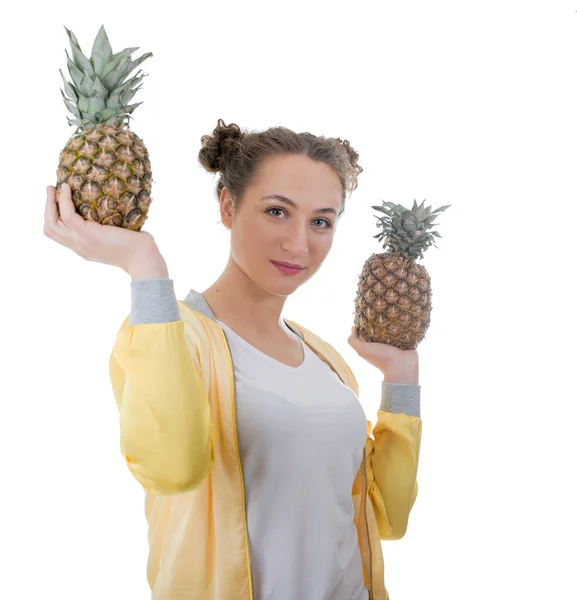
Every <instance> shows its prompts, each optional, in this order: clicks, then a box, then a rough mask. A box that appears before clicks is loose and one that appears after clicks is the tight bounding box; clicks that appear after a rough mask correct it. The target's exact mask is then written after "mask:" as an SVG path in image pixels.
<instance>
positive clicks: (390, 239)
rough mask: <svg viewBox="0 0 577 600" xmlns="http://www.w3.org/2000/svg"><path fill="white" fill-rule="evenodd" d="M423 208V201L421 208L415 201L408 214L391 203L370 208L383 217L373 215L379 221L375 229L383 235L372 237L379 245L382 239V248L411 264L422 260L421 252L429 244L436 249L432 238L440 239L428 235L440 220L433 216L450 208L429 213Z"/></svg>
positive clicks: (441, 208)
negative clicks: (388, 249) (436, 220)
mask: <svg viewBox="0 0 577 600" xmlns="http://www.w3.org/2000/svg"><path fill="white" fill-rule="evenodd" d="M424 204H425V201H424V200H423V202H422V203H421V205H420V206H417V202H416V200H413V207H412V208H411V210H409V209H408V208H405V207H404V206H403V205H402V204H395V203H394V202H384V201H383V206H372V207H371V208H374V209H375V210H378V211H379V212H382V213H385V216H384V217H380V216H378V215H375V217H376V218H377V219H378V220H379V223H378V224H377V225H378V227H381V228H382V231H381V232H380V233H378V234H377V235H374V236H373V237H375V238H379V242H382V240H383V238H385V243H384V244H383V247H384V248H386V247H387V246H388V247H389V248H390V249H391V251H392V252H398V253H400V254H402V255H403V256H405V257H406V258H408V259H410V260H415V259H416V258H421V259H422V258H423V252H424V251H425V250H426V249H427V248H428V247H429V246H430V245H431V244H433V245H434V246H435V247H438V246H437V244H435V237H442V236H441V235H440V234H439V233H437V232H436V231H430V232H429V231H427V230H428V229H430V228H431V227H436V226H437V225H438V223H435V224H434V225H433V221H434V220H435V219H436V218H437V217H438V216H439V215H438V214H435V213H439V212H442V211H444V210H446V209H447V208H449V206H451V205H450V204H446V205H445V206H441V207H440V208H437V209H436V210H434V211H433V212H431V207H430V206H428V207H427V208H424ZM387 207H388V208H387ZM433 236H434V237H433Z"/></svg>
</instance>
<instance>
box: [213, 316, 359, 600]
mask: <svg viewBox="0 0 577 600" xmlns="http://www.w3.org/2000/svg"><path fill="white" fill-rule="evenodd" d="M217 322H218V324H219V325H220V326H221V327H222V328H223V329H224V331H225V333H226V334H227V339H228V342H229V345H230V349H231V353H232V357H233V362H234V368H235V385H236V410H237V424H238V437H239V445H240V454H241V461H242V467H243V472H244V479H245V490H246V501H247V519H248V534H249V547H250V556H251V567H252V577H253V585H254V593H255V600H297V599H298V600H367V599H368V591H367V588H366V586H365V584H364V579H363V568H362V563H361V554H360V549H359V544H358V537H357V530H356V527H355V524H354V522H353V516H354V508H353V502H352V497H351V493H352V487H353V481H354V478H355V475H356V473H357V471H358V469H359V466H360V464H361V461H362V456H363V448H364V445H365V441H366V437H367V421H366V416H365V413H364V410H363V407H362V406H361V404H360V402H359V400H358V398H357V396H356V395H355V393H354V392H353V391H352V390H351V389H350V388H348V387H347V386H345V385H344V384H343V383H342V382H341V381H340V379H339V378H338V376H337V375H336V373H334V372H333V371H332V369H331V368H330V367H329V366H328V365H327V364H326V363H325V362H323V361H322V360H321V359H320V358H319V357H318V356H317V355H316V354H315V353H314V352H313V351H312V350H311V349H310V348H309V347H308V346H307V345H306V344H305V343H304V342H303V341H302V340H301V339H300V337H298V336H297V335H296V334H295V333H294V332H293V331H291V330H290V328H288V327H287V325H286V324H284V323H283V325H284V327H285V328H286V329H287V331H288V332H289V333H290V334H291V335H294V336H295V338H297V339H298V340H299V341H300V342H301V344H302V346H303V348H304V354H305V358H304V362H303V363H302V364H301V365H300V366H298V367H296V368H294V367H290V366H288V365H285V364H284V363H281V362H279V361H277V360H276V359H274V358H272V357H270V356H268V355H266V354H264V353H263V352H261V351H260V350H258V349H257V348H255V347H254V346H252V345H251V344H249V343H248V342H247V341H246V340H244V339H243V338H241V337H240V336H239V335H238V334H236V333H235V332H234V331H233V330H232V329H231V328H230V327H228V326H227V325H225V324H224V323H222V322H221V321H217Z"/></svg>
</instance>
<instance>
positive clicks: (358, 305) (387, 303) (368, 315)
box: [354, 252, 432, 350]
mask: <svg viewBox="0 0 577 600" xmlns="http://www.w3.org/2000/svg"><path fill="white" fill-rule="evenodd" d="M431 297H432V290H431V278H430V277H429V274H428V273H427V270H426V269H425V267H423V266H422V265H419V264H417V263H416V262H415V261H414V260H410V259H408V258H406V257H405V256H403V255H402V254H400V253H396V252H384V253H381V254H373V255H372V256H370V257H369V258H368V259H367V260H366V261H365V264H364V265H363V269H362V271H361V274H360V276H359V283H358V287H357V295H356V297H355V310H354V314H355V319H354V323H355V326H356V327H357V329H358V332H359V338H360V339H361V340H362V341H364V342H380V343H383V344H390V345H392V346H396V347H397V348H399V349H401V350H413V349H415V348H416V347H417V346H418V344H419V343H420V342H421V341H422V340H423V338H424V337H425V334H426V332H427V329H428V327H429V323H430V318H431V311H432V306H431Z"/></svg>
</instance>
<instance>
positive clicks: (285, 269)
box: [271, 260, 304, 275]
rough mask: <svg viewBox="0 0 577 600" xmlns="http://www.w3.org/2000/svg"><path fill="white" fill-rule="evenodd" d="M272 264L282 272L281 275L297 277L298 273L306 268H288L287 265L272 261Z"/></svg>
mask: <svg viewBox="0 0 577 600" xmlns="http://www.w3.org/2000/svg"><path fill="white" fill-rule="evenodd" d="M271 263H272V264H273V265H274V266H275V267H276V268H277V269H278V270H279V271H280V272H281V273H285V274H286V275H296V274H297V273H300V272H301V271H302V270H303V269H304V267H298V268H295V267H287V266H286V265H283V264H281V263H277V262H275V261H274V260H271Z"/></svg>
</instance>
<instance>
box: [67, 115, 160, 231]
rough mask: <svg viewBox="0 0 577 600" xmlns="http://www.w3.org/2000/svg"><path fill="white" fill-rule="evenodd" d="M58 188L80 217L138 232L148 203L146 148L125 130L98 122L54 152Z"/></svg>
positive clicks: (150, 176) (149, 187)
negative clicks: (66, 190) (64, 187)
mask: <svg viewBox="0 0 577 600" xmlns="http://www.w3.org/2000/svg"><path fill="white" fill-rule="evenodd" d="M57 176H58V186H57V187H58V188H59V187H60V185H61V184H62V183H68V184H69V185H70V187H71V189H72V200H73V202H74V206H75V207H76V211H77V212H78V213H79V214H80V215H81V216H82V217H84V218H85V219H86V220H90V221H96V222H98V223H101V224H102V225H114V226H116V227H124V228H126V229H131V230H133V231H140V229H141V228H142V226H143V225H144V222H145V221H146V218H147V215H148V208H149V206H150V202H151V195H150V193H151V189H152V171H151V167H150V159H149V156H148V150H147V149H146V146H145V145H144V144H143V142H142V140H141V139H140V138H139V137H138V136H137V135H136V134H135V133H134V132H132V131H131V130H130V129H124V128H121V127H116V126H113V125H103V124H99V125H97V126H96V127H92V128H90V129H86V130H84V131H80V132H79V133H77V134H75V135H73V136H72V137H71V138H70V139H69V140H68V142H67V143H66V146H65V147H64V149H63V150H62V152H61V153H60V160H59V164H58V172H57Z"/></svg>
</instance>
